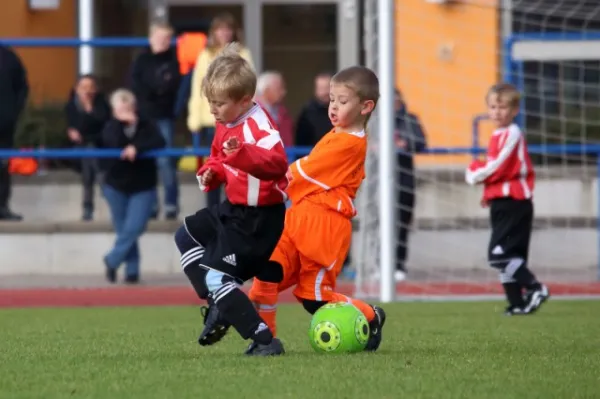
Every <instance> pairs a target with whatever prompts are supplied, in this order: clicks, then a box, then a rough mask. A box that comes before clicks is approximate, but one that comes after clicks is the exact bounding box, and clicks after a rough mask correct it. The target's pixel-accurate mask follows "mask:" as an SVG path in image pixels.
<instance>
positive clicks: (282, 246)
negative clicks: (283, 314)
mask: <svg viewBox="0 0 600 399" xmlns="http://www.w3.org/2000/svg"><path fill="white" fill-rule="evenodd" d="M269 262H271V267H279V268H280V270H281V272H282V276H281V278H280V279H279V281H269V280H275V279H272V278H271V279H269V278H268V277H269V276H265V275H264V273H261V274H262V275H258V276H257V277H256V278H255V279H254V281H253V282H252V288H250V292H249V293H248V297H249V298H250V300H251V301H252V302H253V303H254V305H255V307H256V309H257V310H258V314H259V315H260V317H261V318H262V319H263V320H264V321H265V323H267V325H268V326H269V328H270V329H271V332H272V333H273V336H277V298H278V296H279V293H280V292H282V291H285V290H286V289H288V288H290V287H291V286H292V285H294V284H296V283H297V281H298V272H299V270H300V258H299V254H298V251H297V250H296V248H295V247H294V244H293V242H292V240H291V237H289V236H288V235H287V234H286V232H285V231H284V232H283V235H282V236H281V239H280V240H279V243H278V244H277V247H276V248H275V251H274V252H273V255H271V260H270V261H269Z"/></svg>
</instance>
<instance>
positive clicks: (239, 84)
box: [202, 43, 256, 101]
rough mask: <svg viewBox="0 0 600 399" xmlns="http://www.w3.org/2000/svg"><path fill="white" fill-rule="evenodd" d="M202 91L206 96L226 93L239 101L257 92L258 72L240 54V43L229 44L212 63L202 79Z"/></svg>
mask: <svg viewBox="0 0 600 399" xmlns="http://www.w3.org/2000/svg"><path fill="white" fill-rule="evenodd" d="M202 93H203V94H204V96H205V97H206V98H209V99H210V98H211V97H214V96H216V95H225V96H227V97H228V98H230V99H232V100H234V101H239V100H241V99H242V98H244V97H246V96H250V97H254V94H255V93H256V73H255V72H254V69H253V68H252V66H251V65H250V64H249V63H248V61H246V60H245V59H244V58H243V57H242V56H241V55H240V45H239V44H237V43H230V44H228V45H227V46H226V47H225V49H223V51H222V52H221V53H220V54H219V55H218V56H217V58H215V59H214V60H213V62H211V63H210V65H209V66H208V70H207V71H206V75H205V76H204V79H203V80H202Z"/></svg>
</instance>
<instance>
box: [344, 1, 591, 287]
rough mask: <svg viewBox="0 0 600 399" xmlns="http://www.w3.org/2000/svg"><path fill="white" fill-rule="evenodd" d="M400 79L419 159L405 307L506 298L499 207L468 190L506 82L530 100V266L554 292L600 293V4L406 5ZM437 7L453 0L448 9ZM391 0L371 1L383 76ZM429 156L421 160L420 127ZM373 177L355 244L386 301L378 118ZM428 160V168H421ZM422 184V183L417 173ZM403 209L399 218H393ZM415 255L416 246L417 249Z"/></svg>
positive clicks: (399, 19) (368, 10) (407, 244)
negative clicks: (492, 218)
mask: <svg viewBox="0 0 600 399" xmlns="http://www.w3.org/2000/svg"><path fill="white" fill-rule="evenodd" d="M395 3H396V8H395V10H394V13H395V15H396V19H395V20H396V27H395V30H396V34H395V37H394V40H395V46H396V47H395V48H396V65H395V71H396V82H397V83H398V89H399V90H400V91H401V94H402V98H403V99H404V103H405V105H406V111H407V114H404V116H403V117H402V118H399V119H400V120H402V121H403V122H402V123H403V124H402V125H399V129H398V133H399V135H400V137H401V138H403V141H404V143H400V145H408V149H409V150H416V152H417V153H416V154H415V155H414V156H406V157H404V159H403V160H398V161H397V162H396V164H395V165H393V166H392V167H394V168H395V170H396V176H397V183H396V184H397V187H396V193H397V203H396V210H395V213H396V218H395V220H396V234H397V237H398V238H397V241H396V242H397V246H398V251H397V259H396V262H397V265H398V266H400V267H403V268H404V269H405V270H406V271H407V274H406V279H405V280H404V281H401V282H398V284H397V296H398V297H399V298H403V297H406V298H410V297H412V298H436V297H466V296H492V295H493V296H496V295H499V294H500V293H501V286H500V284H499V282H498V275H497V273H496V272H495V271H494V270H493V269H491V268H490V267H489V266H488V265H487V260H486V258H487V245H488V239H489V234H490V231H489V225H488V210H487V209H482V208H481V207H480V205H479V201H480V197H481V188H480V187H477V188H473V187H470V186H467V185H466V184H465V183H464V168H465V166H466V165H467V164H468V162H469V161H470V160H471V159H472V157H473V155H471V154H470V153H469V149H470V148H472V147H476V146H481V147H485V146H486V145H487V142H488V139H489V137H490V134H491V132H492V130H493V128H492V126H491V125H490V124H489V123H488V122H487V121H486V120H485V119H483V120H482V119H481V118H479V116H481V115H482V114H483V113H485V103H484V96H485V93H486V91H487V89H488V88H489V87H490V86H491V85H492V84H494V83H497V82H498V81H501V80H505V81H509V82H511V83H513V84H515V85H517V86H518V87H519V88H520V90H521V91H522V93H523V101H522V113H521V115H520V116H519V118H518V122H519V123H520V124H521V126H522V127H523V128H524V130H525V132H526V135H527V141H528V143H529V145H530V152H531V153H532V159H533V161H534V163H535V168H536V173H537V181H536V189H535V192H534V203H535V213H536V216H535V222H534V232H533V236H532V242H531V247H530V257H529V266H530V268H531V269H532V270H533V271H534V273H535V274H536V275H537V276H538V278H539V279H540V280H542V281H544V282H545V283H547V284H548V285H549V286H550V288H551V290H552V291H553V294H554V295H573V296H589V295H600V284H598V283H597V280H598V277H599V274H598V270H599V269H598V266H599V255H598V248H599V246H600V241H599V238H598V236H599V234H598V233H599V227H600V224H598V222H597V216H598V183H597V171H598V169H599V164H598V161H597V160H598V156H597V151H598V150H599V149H600V147H599V146H598V145H596V143H598V140H599V139H600V4H599V3H598V2H597V1H591V0H563V1H559V0H538V1H532V0H513V1H506V0H505V1H491V0H471V1H460V2H458V1H451V2H448V3H447V4H435V3H436V2H434V1H433V0H429V1H426V0H402V1H396V2H395ZM437 3H440V1H438V2H437ZM377 4H378V1H377V0H366V1H364V2H363V6H364V8H363V12H364V46H365V53H366V60H365V63H366V65H367V66H368V67H370V68H372V69H374V70H378V60H379V56H378V52H377V43H378V40H379V39H380V38H379V37H378V34H377V29H376V28H377V26H378V20H377ZM419 124H420V125H421V127H422V130H423V132H424V136H425V138H426V142H427V146H428V149H429V152H426V153H418V150H419V149H420V148H419V134H418V126H419ZM370 131H371V136H370V140H371V142H370V143H371V147H370V152H369V158H368V161H367V179H366V181H365V182H364V183H363V187H362V189H361V195H360V197H359V211H360V212H359V217H358V225H359V231H358V232H357V235H356V239H355V242H354V246H355V247H356V249H355V251H356V254H357V256H356V257H355V259H354V265H355V267H356V268H357V278H356V291H357V292H356V293H357V295H362V296H373V297H379V294H380V284H379V281H380V278H384V279H385V278H395V277H396V278H401V277H403V276H402V275H401V273H397V275H396V276H381V275H380V273H379V271H380V269H381V264H380V253H379V252H380V242H381V240H382V237H381V236H380V230H379V198H378V194H379V193H380V190H379V189H380V186H379V170H378V151H377V148H380V147H381V146H382V145H391V143H380V142H379V130H378V120H377V117H375V118H374V119H373V121H372V125H371V127H370ZM411 158H413V161H414V173H413V170H412V168H411ZM413 175H414V179H413V178H412V176H413ZM413 180H414V181H413ZM390 214H391V213H390ZM405 249H406V251H405Z"/></svg>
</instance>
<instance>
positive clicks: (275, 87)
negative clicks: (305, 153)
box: [256, 71, 294, 147]
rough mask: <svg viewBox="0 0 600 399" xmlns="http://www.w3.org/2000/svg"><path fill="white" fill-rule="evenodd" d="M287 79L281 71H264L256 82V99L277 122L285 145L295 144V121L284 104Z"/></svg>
mask: <svg viewBox="0 0 600 399" xmlns="http://www.w3.org/2000/svg"><path fill="white" fill-rule="evenodd" d="M286 93H287V92H286V89H285V81H284V80H283V76H282V75H281V74H280V73H279V72H274V71H269V72H264V73H262V74H261V75H260V76H259V77H258V81H257V84H256V101H257V102H258V103H259V104H260V105H261V106H262V107H263V108H264V109H265V110H266V111H267V112H268V113H269V115H270V116H271V118H272V119H273V121H274V122H275V123H276V124H277V128H278V129H279V134H280V136H281V141H282V142H283V145H284V146H285V147H291V146H293V145H294V122H293V121H292V117H291V116H290V114H289V112H288V110H287V108H286V107H285V105H283V100H284V98H285V95H286Z"/></svg>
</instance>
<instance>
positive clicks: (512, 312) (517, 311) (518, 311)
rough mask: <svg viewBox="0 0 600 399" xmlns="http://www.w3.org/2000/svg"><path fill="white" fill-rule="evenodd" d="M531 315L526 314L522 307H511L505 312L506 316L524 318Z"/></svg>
mask: <svg viewBox="0 0 600 399" xmlns="http://www.w3.org/2000/svg"><path fill="white" fill-rule="evenodd" d="M527 314H529V313H527V312H525V310H524V308H523V307H522V306H516V305H510V306H508V307H507V308H506V309H505V310H504V315H505V316H524V315H527Z"/></svg>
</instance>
